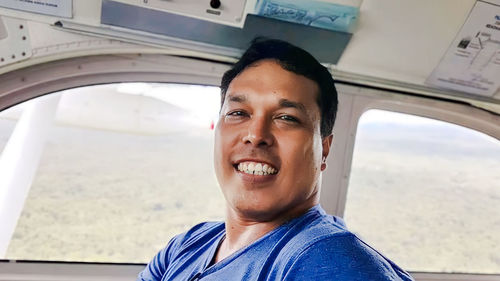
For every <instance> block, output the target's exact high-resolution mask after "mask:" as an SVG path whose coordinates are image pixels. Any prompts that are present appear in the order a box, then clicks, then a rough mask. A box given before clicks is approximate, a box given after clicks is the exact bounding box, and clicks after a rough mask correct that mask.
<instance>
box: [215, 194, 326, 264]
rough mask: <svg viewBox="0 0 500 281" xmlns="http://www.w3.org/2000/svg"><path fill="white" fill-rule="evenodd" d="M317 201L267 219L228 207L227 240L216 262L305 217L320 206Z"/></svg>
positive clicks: (218, 253)
mask: <svg viewBox="0 0 500 281" xmlns="http://www.w3.org/2000/svg"><path fill="white" fill-rule="evenodd" d="M317 201H318V200H314V201H312V202H304V204H301V205H299V206H296V207H294V208H292V209H289V210H287V211H284V212H281V213H278V214H277V215H275V216H272V217H270V218H265V219H262V218H259V217H255V216H248V215H245V214H244V213H242V212H238V211H237V210H235V209H232V208H231V207H229V206H227V209H226V238H225V239H224V241H223V242H222V243H221V245H220V247H219V249H218V250H217V254H216V256H215V260H214V261H215V262H219V261H221V260H222V259H224V258H226V257H228V256H229V255H231V254H233V253H234V252H236V251H238V250H239V249H242V248H244V247H246V246H248V245H250V244H252V243H253V242H255V241H256V240H258V239H259V238H261V237H262V236H264V235H266V234H267V233H269V232H271V231H272V230H274V229H276V228H278V227H279V226H281V225H282V224H284V223H285V222H287V221H289V220H291V219H294V218H296V217H299V216H301V215H303V214H304V213H306V212H307V211H308V210H309V209H310V208H311V207H313V206H314V205H316V204H318V202H317Z"/></svg>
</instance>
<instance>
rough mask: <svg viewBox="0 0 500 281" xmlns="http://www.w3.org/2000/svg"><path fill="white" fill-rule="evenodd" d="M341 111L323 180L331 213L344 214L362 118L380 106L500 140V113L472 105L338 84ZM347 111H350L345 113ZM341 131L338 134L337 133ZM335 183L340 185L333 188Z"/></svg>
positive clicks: (439, 276) (420, 275)
mask: <svg viewBox="0 0 500 281" xmlns="http://www.w3.org/2000/svg"><path fill="white" fill-rule="evenodd" d="M337 91H338V92H339V113H338V117H337V121H336V123H335V127H334V129H333V135H334V139H333V147H332V150H331V152H330V153H333V157H329V158H328V160H327V164H328V169H330V170H333V171H332V172H331V173H327V174H325V176H324V177H323V180H322V191H321V202H322V205H323V208H324V209H325V210H326V211H327V212H328V213H331V214H335V215H337V216H340V217H343V216H344V211H345V206H346V200H347V192H348V185H349V176H350V172H351V167H352V160H353V152H354V145H355V140H356V133H357V127H358V123H359V120H360V118H361V116H362V115H363V114H364V113H365V112H366V111H368V110H371V109H378V110H386V111H391V112H396V113H404V114H411V115H415V116H420V117H425V118H430V119H434V120H439V121H443V122H447V123H451V124H456V125H460V126H463V127H466V128H469V129H472V130H475V131H478V132H481V133H484V134H486V135H489V136H491V137H493V138H496V139H500V116H499V115H495V114H493V113H490V112H488V111H486V110H483V109H479V108H475V107H472V106H470V105H466V104H462V103H458V102H451V101H446V100H442V99H433V98H429V97H421V96H412V95H407V94H403V93H398V92H393V91H389V90H380V89H373V88H368V87H363V86H353V85H347V84H338V85H337ZM346 111H347V112H346ZM337 132H338V133H337ZM335 186H337V187H340V188H334V187H335ZM410 273H411V275H412V276H413V277H414V278H415V279H416V280H419V281H420V280H425V281H431V280H457V281H458V280H485V281H486V280H487V281H489V280H500V274H458V273H428V272H410Z"/></svg>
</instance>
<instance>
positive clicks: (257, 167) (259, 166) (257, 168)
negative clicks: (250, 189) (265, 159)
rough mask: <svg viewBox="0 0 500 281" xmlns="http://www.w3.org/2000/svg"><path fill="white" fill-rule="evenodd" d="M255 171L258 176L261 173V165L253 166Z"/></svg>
mask: <svg viewBox="0 0 500 281" xmlns="http://www.w3.org/2000/svg"><path fill="white" fill-rule="evenodd" d="M255 171H256V172H257V174H258V175H260V173H261V172H262V164H260V163H257V165H255Z"/></svg>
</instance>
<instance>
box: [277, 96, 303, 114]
mask: <svg viewBox="0 0 500 281" xmlns="http://www.w3.org/2000/svg"><path fill="white" fill-rule="evenodd" d="M279 105H280V107H291V108H296V109H298V110H300V111H302V112H303V113H305V114H307V110H306V107H305V106H304V105H303V104H302V103H300V102H294V101H291V100H287V99H280V101H279Z"/></svg>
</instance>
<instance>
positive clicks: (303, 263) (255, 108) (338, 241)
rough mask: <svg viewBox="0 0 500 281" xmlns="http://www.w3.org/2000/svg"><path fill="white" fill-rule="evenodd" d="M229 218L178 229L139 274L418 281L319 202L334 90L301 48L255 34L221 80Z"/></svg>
mask: <svg viewBox="0 0 500 281" xmlns="http://www.w3.org/2000/svg"><path fill="white" fill-rule="evenodd" d="M221 93H222V99H221V101H222V102H221V103H222V105H221V110H220V115H219V121H218V124H217V128H216V131H215V168H216V169H215V170H216V175H217V179H218V181H219V184H220V187H221V189H222V191H223V194H224V197H225V199H226V219H225V223H222V222H220V223H202V224H199V225H197V226H195V227H193V228H192V229H191V230H189V231H188V232H186V233H184V234H181V235H178V236H176V237H175V238H174V239H172V240H171V241H170V243H169V244H168V246H167V247H166V248H165V249H163V250H162V251H160V253H158V254H157V255H156V257H154V259H153V260H152V261H151V262H150V263H149V264H148V265H147V267H146V269H144V271H143V272H141V273H140V274H139V277H138V280H207V281H209V280H287V281H291V280H316V281H318V280H320V281H321V280H412V278H411V277H410V276H409V275H408V274H407V273H406V272H404V271H403V270H401V269H400V268H399V267H397V266H396V265H395V264H393V263H392V262H391V261H389V260H388V259H386V258H384V257H383V256H382V255H380V254H379V253H378V252H376V251H375V250H373V249H372V248H370V247H369V246H368V245H366V244H365V243H364V242H362V241H361V240H360V239H359V238H358V237H356V236H355V235H354V234H352V233H350V232H349V231H348V230H347V229H346V227H345V225H344V224H343V222H342V220H341V219H339V218H336V217H333V216H329V215H327V214H325V212H324V211H323V209H321V207H320V206H319V205H318V203H319V193H320V174H321V172H322V171H324V170H325V169H326V157H327V156H328V154H329V152H330V147H331V144H332V128H333V124H334V121H335V116H336V111H337V93H336V90H335V86H334V82H333V79H332V77H331V75H330V73H329V72H328V71H327V69H326V68H324V67H323V66H321V65H320V64H319V63H318V62H317V61H316V60H315V59H314V58H313V57H312V56H311V55H310V54H308V53H307V52H305V51H304V50H302V49H299V48H297V47H295V46H293V45H290V44H288V43H286V42H283V41H278V40H260V39H258V40H255V41H254V42H253V43H252V45H251V46H250V48H249V49H248V50H247V51H246V52H245V54H243V56H242V58H241V59H240V60H239V61H238V62H237V63H236V64H235V65H234V67H233V68H232V69H231V70H229V71H227V72H226V73H225V74H224V76H223V78H222V84H221Z"/></svg>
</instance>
